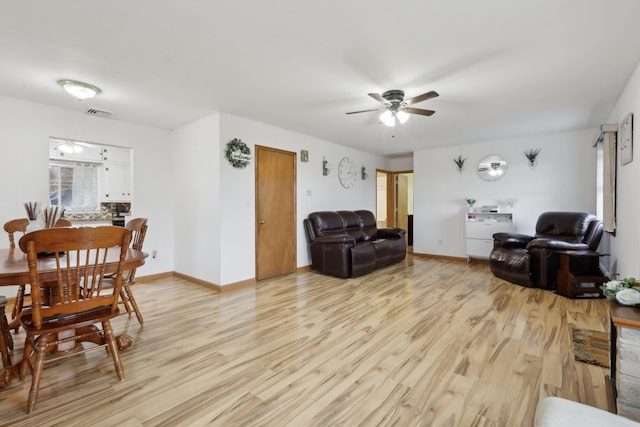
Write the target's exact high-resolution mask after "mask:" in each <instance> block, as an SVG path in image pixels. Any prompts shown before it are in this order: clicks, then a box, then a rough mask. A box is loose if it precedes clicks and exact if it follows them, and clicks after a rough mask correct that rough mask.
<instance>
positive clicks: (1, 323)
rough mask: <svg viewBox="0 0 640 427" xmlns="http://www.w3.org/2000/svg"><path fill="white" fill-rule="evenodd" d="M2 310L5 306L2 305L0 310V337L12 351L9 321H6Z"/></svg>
mask: <svg viewBox="0 0 640 427" xmlns="http://www.w3.org/2000/svg"><path fill="white" fill-rule="evenodd" d="M4 309H5V306H4V304H2V308H0V310H1V311H2V313H0V315H1V316H2V317H0V334H2V336H3V337H4V339H5V343H6V344H7V347H8V348H10V349H11V350H13V337H12V336H11V330H10V329H9V321H8V320H7V316H6V314H5V312H4Z"/></svg>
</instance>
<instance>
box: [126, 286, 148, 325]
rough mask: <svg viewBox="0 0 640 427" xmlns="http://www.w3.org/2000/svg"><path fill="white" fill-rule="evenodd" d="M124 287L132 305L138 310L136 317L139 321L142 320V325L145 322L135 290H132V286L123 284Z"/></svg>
mask: <svg viewBox="0 0 640 427" xmlns="http://www.w3.org/2000/svg"><path fill="white" fill-rule="evenodd" d="M123 289H124V290H125V292H126V293H127V299H128V300H129V302H130V303H131V306H132V307H133V311H135V312H136V317H137V318H138V322H140V324H141V325H142V324H144V319H143V318H142V313H140V309H139V308H138V303H137V302H136V299H135V298H134V297H133V291H132V290H131V286H123Z"/></svg>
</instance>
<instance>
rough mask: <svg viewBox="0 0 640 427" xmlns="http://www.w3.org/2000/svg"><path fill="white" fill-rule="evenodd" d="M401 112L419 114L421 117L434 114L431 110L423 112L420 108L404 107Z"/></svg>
mask: <svg viewBox="0 0 640 427" xmlns="http://www.w3.org/2000/svg"><path fill="white" fill-rule="evenodd" d="M402 110H403V111H406V112H407V113H411V114H420V115H421V116H430V115H432V114H433V113H435V111H433V110H423V109H422V108H411V107H406V108H403V109H402Z"/></svg>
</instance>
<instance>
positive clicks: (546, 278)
mask: <svg viewBox="0 0 640 427" xmlns="http://www.w3.org/2000/svg"><path fill="white" fill-rule="evenodd" d="M601 238H602V221H600V220H598V219H597V218H596V217H595V216H593V215H591V214H588V213H584V212H545V213H543V214H542V215H540V217H539V218H538V221H537V223H536V234H535V236H529V235H526V234H514V233H496V234H494V235H493V250H492V251H491V255H490V256H489V268H490V269H491V272H492V273H493V274H494V275H495V276H497V277H500V278H502V279H505V280H508V281H510V282H512V283H517V284H519V285H523V286H529V287H534V286H535V287H540V288H544V289H555V287H556V276H557V272H558V267H559V256H558V253H557V251H563V250H581V251H584V250H587V251H596V250H597V248H598V244H599V243H600V239H601ZM576 268H582V267H581V266H576ZM585 268H586V267H585Z"/></svg>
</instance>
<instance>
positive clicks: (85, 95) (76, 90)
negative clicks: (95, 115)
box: [58, 80, 101, 100]
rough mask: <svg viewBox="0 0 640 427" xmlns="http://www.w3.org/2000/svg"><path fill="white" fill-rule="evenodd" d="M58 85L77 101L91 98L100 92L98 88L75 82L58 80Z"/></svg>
mask: <svg viewBox="0 0 640 427" xmlns="http://www.w3.org/2000/svg"><path fill="white" fill-rule="evenodd" d="M58 84H59V85H60V86H62V89H64V90H65V92H67V93H68V94H69V95H71V96H73V97H74V98H78V99H79V100H83V99H89V98H93V97H94V96H96V95H97V94H99V93H100V92H101V90H100V88H99V87H97V86H94V85H91V84H89V83H84V82H79V81H77V80H58Z"/></svg>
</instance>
